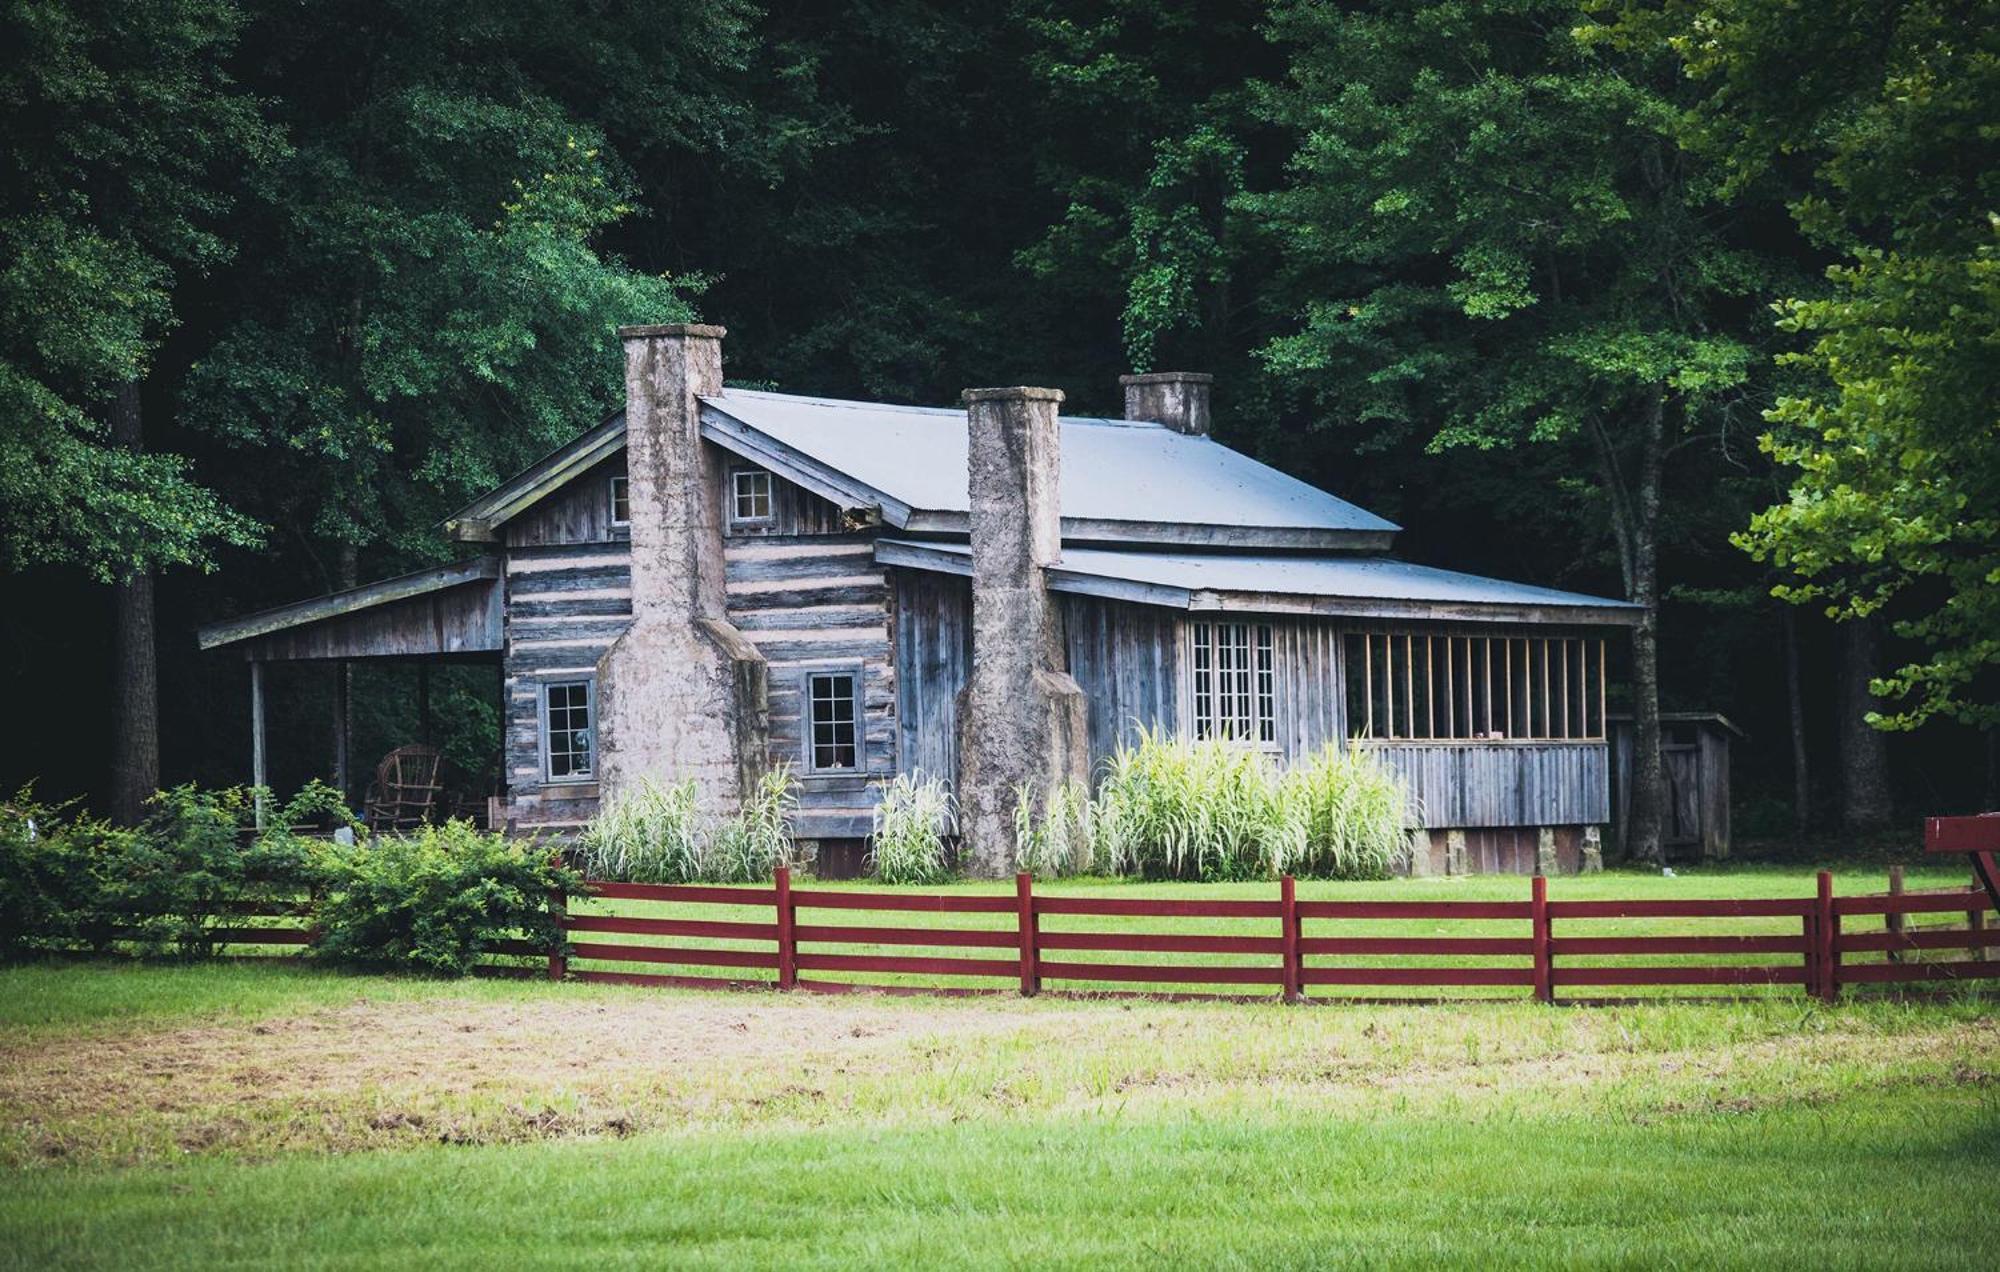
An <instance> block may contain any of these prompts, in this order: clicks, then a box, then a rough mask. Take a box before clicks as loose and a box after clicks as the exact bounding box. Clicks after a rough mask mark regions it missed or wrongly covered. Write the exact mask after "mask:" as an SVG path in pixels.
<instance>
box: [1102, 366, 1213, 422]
mask: <svg viewBox="0 0 2000 1272" xmlns="http://www.w3.org/2000/svg"><path fill="white" fill-rule="evenodd" d="M1118 383H1119V384H1121V385H1123V386H1124V388H1125V418H1126V419H1128V420H1146V421H1149V422H1151V423H1154V424H1164V425H1166V426H1167V427H1168V428H1170V429H1172V430H1174V432H1176V433H1186V434H1187V435H1188V436H1189V437H1207V436H1208V423H1209V407H1208V398H1209V390H1210V389H1212V388H1213V387H1214V386H1215V377H1214V376H1212V375H1204V374H1203V373H1201V372H1199V371H1154V372H1151V373H1149V374H1146V375H1121V376H1119V377H1118Z"/></svg>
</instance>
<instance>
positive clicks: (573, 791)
mask: <svg viewBox="0 0 2000 1272" xmlns="http://www.w3.org/2000/svg"><path fill="white" fill-rule="evenodd" d="M541 793H542V794H543V795H544V796H545V797H547V798H550V799H596V798H597V797H598V792H597V781H596V779H595V778H593V779H591V780H590V781H588V782H577V781H571V780H569V779H567V778H558V779H554V780H551V781H547V782H543V783H542V786H541Z"/></svg>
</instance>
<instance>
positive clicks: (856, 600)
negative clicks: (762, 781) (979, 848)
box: [723, 482, 897, 839]
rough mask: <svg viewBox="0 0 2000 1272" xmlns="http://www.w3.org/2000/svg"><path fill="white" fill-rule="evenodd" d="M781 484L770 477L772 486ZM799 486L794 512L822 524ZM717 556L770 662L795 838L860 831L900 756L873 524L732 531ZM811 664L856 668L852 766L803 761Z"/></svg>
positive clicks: (732, 604)
mask: <svg viewBox="0 0 2000 1272" xmlns="http://www.w3.org/2000/svg"><path fill="white" fill-rule="evenodd" d="M784 485H785V483H782V482H776V483H774V494H775V493H776V487H777V486H784ZM792 489H794V490H795V489H796V488H792ZM796 494H797V496H799V498H798V499H797V500H796V501H791V500H788V502H794V503H795V506H798V507H799V508H800V509H801V511H802V513H803V514H804V520H802V521H801V522H800V523H799V524H824V521H822V520H818V519H816V518H817V515H818V514H815V513H814V512H813V510H812V509H811V508H810V507H809V505H807V504H806V503H805V501H807V500H812V499H813V498H814V497H813V496H812V495H810V494H808V493H807V492H804V491H797V492H796ZM773 502H774V504H775V503H776V502H777V501H776V500H775V499H774V501H773ZM819 502H822V503H823V502H824V501H819ZM825 507H826V508H827V509H831V508H832V505H830V504H827V505H825ZM834 511H835V512H836V513H837V511H838V510H834ZM836 520H837V517H836ZM723 559H724V565H725V569H724V577H725V580H726V587H727V605H728V611H729V620H730V621H731V622H732V623H734V624H735V625H736V627H737V628H738V629H739V630H740V631H741V632H742V633H743V635H744V637H745V638H746V639H748V640H749V641H750V642H751V643H752V644H754V645H756V646H757V648H758V649H759V650H761V651H762V652H763V654H764V657H765V659H766V661H767V662H768V663H769V670H768V681H769V687H770V706H771V716H770V719H771V753H770V759H771V761H772V762H773V763H774V764H775V763H784V764H789V765H790V766H791V768H792V772H793V774H794V776H796V777H797V778H798V792H799V810H798V814H797V817H796V818H795V820H794V822H793V833H794V834H796V835H798V836H799V837H800V838H802V839H848V838H857V837H859V836H862V835H866V834H867V833H868V831H869V828H870V825H871V823H872V820H873V816H874V807H875V802H876V799H877V796H878V791H877V788H876V783H878V782H880V781H882V780H883V779H884V778H887V777H890V776H893V775H894V773H895V772H896V768H897V738H896V717H897V710H896V708H897V703H896V672H895V659H894V654H893V648H894V619H893V617H892V614H891V609H892V605H891V600H890V592H889V582H888V579H887V577H886V573H885V571H884V568H883V567H882V566H879V565H877V564H875V536H874V533H873V532H872V531H854V532H850V533H844V534H827V535H770V534H763V533H758V534H754V535H753V534H741V535H729V536H726V537H725V539H724V548H723ZM816 670H820V671H846V670H858V671H859V672H860V674H861V694H860V698H861V701H860V704H859V705H860V707H861V718H860V726H861V727H860V730H859V736H858V738H857V741H858V742H859V743H860V753H861V758H862V765H861V768H860V769H859V770H858V771H856V772H853V773H840V774H820V773H813V772H811V771H810V765H809V764H808V756H807V754H806V740H807V739H806V732H807V730H806V715H805V705H806V677H807V676H808V675H809V674H810V673H812V672H813V671H816Z"/></svg>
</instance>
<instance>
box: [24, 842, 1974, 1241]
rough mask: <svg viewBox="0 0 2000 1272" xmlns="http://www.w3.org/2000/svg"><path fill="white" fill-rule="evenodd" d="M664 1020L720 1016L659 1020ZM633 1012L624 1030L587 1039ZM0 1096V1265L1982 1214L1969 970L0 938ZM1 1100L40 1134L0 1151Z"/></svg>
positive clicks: (1799, 1230) (1500, 1229)
mask: <svg viewBox="0 0 2000 1272" xmlns="http://www.w3.org/2000/svg"><path fill="white" fill-rule="evenodd" d="M1501 882H1502V883H1505V882H1509V881H1501ZM1511 882H1514V883H1516V884H1518V883H1519V881H1511ZM1792 882H1793V881H1789V880H1777V881H1773V882H1772V884H1771V886H1773V887H1781V886H1782V887H1790V886H1792ZM1479 886H1480V889H1484V888H1486V887H1492V886H1495V885H1491V884H1481V885H1479ZM1731 886H1739V887H1743V886H1753V885H1752V884H1749V883H1743V882H1740V881H1739V883H1737V884H1735V885H1731ZM739 1030H743V1031H747V1032H740V1033H739V1032H737V1031H739ZM461 1031H463V1032H461ZM703 1032H706V1033H709V1034H720V1035H721V1036H723V1037H725V1038H727V1039H733V1040H737V1041H734V1042H732V1043H731V1045H730V1046H728V1047H724V1048H716V1049H712V1050H705V1049H704V1048H702V1047H700V1046H694V1047H692V1048H690V1047H687V1046H676V1045H673V1044H675V1043H676V1040H681V1039H687V1038H688V1035H689V1034H691V1033H695V1034H699V1033H703ZM639 1033H645V1034H646V1036H648V1037H652V1038H656V1039H659V1040H661V1041H660V1048H661V1049H660V1050H659V1051H658V1053H657V1054H658V1059H657V1060H656V1061H654V1062H651V1063H648V1059H649V1056H650V1055H651V1054H653V1053H651V1052H648V1051H647V1050H646V1049H645V1048H643V1047H642V1048H640V1049H638V1050H637V1051H636V1052H635V1051H634V1050H633V1049H632V1048H631V1047H629V1046H627V1047H626V1048H625V1051H624V1053H622V1054H621V1055H619V1056H616V1057H614V1056H613V1055H612V1054H611V1053H612V1052H613V1050H614V1046H615V1044H620V1043H625V1042H627V1041H628V1040H629V1039H630V1038H632V1037H633V1036H634V1035H635V1034H639ZM689 1041H692V1042H694V1043H699V1042H700V1041H701V1038H700V1037H694V1038H692V1039H689ZM279 1042H283V1043H285V1045H286V1046H288V1047H289V1048H290V1050H288V1051H287V1052H286V1053H285V1055H286V1057H287V1058H286V1060H284V1061H276V1060H273V1059H272V1058H271V1056H270V1055H269V1054H267V1053H266V1052H265V1051H264V1050H263V1049H264V1048H265V1047H266V1046H269V1045H272V1044H275V1043H279ZM614 1059H616V1060H617V1061H618V1065H617V1066H614V1065H613V1064H612V1063H611V1062H612V1061H613V1060H614ZM362 1061H366V1062H368V1063H369V1064H371V1065H373V1066H374V1067H373V1068H372V1069H369V1070H368V1072H367V1073H366V1074H365V1075H364V1077H365V1078H366V1080H365V1081H359V1082H355V1081H343V1067H344V1066H353V1065H355V1064H357V1063H360V1062H362ZM274 1067H276V1068H281V1069H282V1071H275V1070H274ZM197 1069H198V1070H200V1076H199V1079H197V1078H196V1077H194V1076H191V1071H193V1070H197ZM107 1075H108V1077H109V1080H108V1081H107V1080H106V1078H107ZM350 1076H351V1075H350ZM16 1079H23V1080H20V1081H16ZM28 1079H32V1080H28ZM86 1106H89V1107H86ZM0 1124H4V1127H5V1132H6V1133H5V1136H4V1137H0V1149H4V1150H5V1154H4V1157H0V1160H5V1161H7V1162H10V1163H11V1166H9V1167H7V1168H6V1169H5V1173H4V1174H0V1267H6V1268H13V1267H20V1268H66V1267H99V1266H147V1267H162V1268H180V1267H196V1266H200V1267H204V1268H209V1267H334V1266H338V1267H409V1266H437V1267H475V1266H478V1267H483V1268H494V1267H510V1268H511V1267H555V1266H564V1267H567V1266H578V1265H605V1266H615V1267H624V1266H661V1265H671V1266H731V1267H737V1266H774V1265H785V1266H792V1265H805V1266H858V1265H868V1266H925V1267H960V1266H981V1267H984V1266H994V1265H1009V1264H1013V1265H1055V1266H1081V1265H1085V1264H1089V1265H1099V1264H1109V1265H1113V1266H1139V1265H1145V1266H1157V1265H1160V1264H1171V1265H1181V1264H1195V1265H1201V1266H1271V1265H1325V1264H1354V1263H1361V1264H1368V1265H1377V1266H1380V1265H1392V1266H1415V1265H1425V1266H1431V1265H1435V1264H1438V1263H1474V1264H1494V1263H1506V1264H1509V1265H1565V1266H1569V1265H1577V1264H1591V1265H1598V1264H1613V1265H1623V1266H1657V1265H1663V1264H1664V1265H1677V1266H1678V1265H1690V1264H1692V1265H1700V1266H1741V1267H1752V1266H1756V1267H1766V1266H1779V1267H1784V1266H1805V1265H1808V1264H1811V1265H1814V1266H1816V1267H1817V1266H1824V1267H1831V1268H1838V1267H1854V1266H1880V1265H1883V1264H1894V1265H1896V1266H1910V1267H1952V1268H1960V1267H1975V1266H1982V1265H1983V1264H1985V1263H1987V1262H1990V1260H1991V1256H1992V1253H1993V1250H1994V1244H1993V1238H1992V1236H1991V1225H1990V1222H1989V1221H1988V1220H1987V1219H1986V1218H1985V1212H1984V1211H1983V1210H1982V1209H1981V1208H1980V1206H1979V1205H1978V1204H1977V1189H1978V1184H1979V1181H1980V1180H1982V1179H1983V1178H1985V1176H1986V1175H1987V1174H1989V1173H1990V1170H1991V1166H1992V1163H1993V1162H1994V1161H1995V1160H2000V1027H1996V1023H1995V1019H1994V1014H1993V1012H1992V1009H1991V1000H1990V999H1983V998H1981V997H1979V996H1978V995H1975V994H1968V995H1961V996H1959V997H1956V998H1953V999H1948V1000H1944V1001H1925V1002H1915V1001H1895V1000H1883V999H1868V1000H1856V1001H1851V1002H1848V1003H1845V1004H1843V1005H1841V1006H1839V1007H1836V1008H1827V1007H1825V1006H1823V1005H1819V1004H1815V1003H1812V1002H1809V1001H1804V1000H1801V999H1775V998H1773V999H1766V1000H1761V1001H1747V1002H1716V1003H1644V1004H1637V1005H1632V1006H1623V1007H1611V1008H1593V1009H1565V1008H1553V1009H1552V1008H1548V1007H1543V1006H1538V1005H1535V1004H1531V1003H1525V1002H1510V1003H1473V1004H1461V1005H1448V1006H1435V1005H1426V1006H1373V1005H1360V1004H1350V1005H1346V1006H1338V1007H1327V1008H1324V1009H1318V1010H1294V1009H1286V1008H1283V1007H1281V1006H1278V1005H1275V1004H1260V1005H1228V1004H1208V1003H1198V1004H1168V1003H1159V1002H1132V1003H1108V1002H1088V1001H1067V1002H1061V1001H1049V1000H1042V1001H1032V1002H1023V1001H1020V1000H1016V999H998V1000H991V1001H988V1000H971V1001H968V1000H938V999H925V998H910V999H888V998H863V999H857V998H826V997H812V996H803V995H797V996H781V995H772V994H739V995H724V994H706V993H692V992H686V993H676V992H671V991H657V990H641V989H627V988H620V987H596V986H586V985H579V984H575V983H569V984H562V985H552V984H536V983H514V982H489V983H479V982H462V981H461V982H439V981H424V980H414V979H397V978H377V977H357V976H342V975H336V974H331V973H326V972H320V971H315V970H313V969H310V968H302V967H298V966H296V965H286V964H277V963H271V964H255V963H252V964H233V965H200V966H195V967H175V966H168V965H159V964H139V963H48V964H41V965H36V966H28V967H18V968H13V969H9V970H7V971H6V972H4V973H0ZM31 1125H39V1126H41V1127H42V1128H43V1129H44V1130H48V1131H51V1132H59V1133H60V1134H59V1135H58V1139H59V1140H60V1141H61V1142H62V1144H63V1145H64V1146H65V1149H66V1151H65V1153H64V1155H63V1156H61V1157H58V1158H50V1157H33V1156H27V1155H24V1154H29V1153H31V1152H32V1148H33V1145H32V1144H31V1142H30V1140H29V1139H27V1138H20V1137H17V1134H16V1133H17V1131H22V1129H23V1128H26V1127H29V1126H31ZM232 1127H233V1128H235V1129H234V1131H231V1130H230V1128H232ZM190 1131H192V1132H197V1134H193V1135H190V1134H188V1132H190ZM231 1135H233V1136H234V1138H231ZM441 1138H442V1139H449V1140H451V1141H453V1142H451V1143H449V1144H441V1143H440V1142H439V1140H440V1139H441Z"/></svg>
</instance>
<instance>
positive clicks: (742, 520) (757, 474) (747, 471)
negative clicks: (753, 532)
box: [729, 468, 771, 529]
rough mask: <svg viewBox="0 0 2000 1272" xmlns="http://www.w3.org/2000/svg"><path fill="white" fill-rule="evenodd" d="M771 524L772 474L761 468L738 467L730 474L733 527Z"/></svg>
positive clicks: (730, 514)
mask: <svg viewBox="0 0 2000 1272" xmlns="http://www.w3.org/2000/svg"><path fill="white" fill-rule="evenodd" d="M770 524H771V474H769V473H767V472H765V471H764V470H763V469H761V468H738V469H736V470H735V471H734V472H732V473H730V474H729V525H730V528H731V529H741V528H744V527H749V526H768V525H770Z"/></svg>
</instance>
